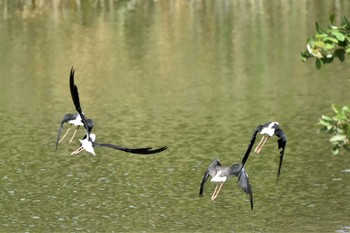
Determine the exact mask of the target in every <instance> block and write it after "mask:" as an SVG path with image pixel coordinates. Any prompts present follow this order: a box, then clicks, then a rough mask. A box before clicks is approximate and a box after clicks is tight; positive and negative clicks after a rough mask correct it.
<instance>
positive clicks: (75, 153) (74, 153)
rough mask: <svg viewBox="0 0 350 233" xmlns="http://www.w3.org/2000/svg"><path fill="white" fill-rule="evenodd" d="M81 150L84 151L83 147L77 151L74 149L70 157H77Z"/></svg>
mask: <svg viewBox="0 0 350 233" xmlns="http://www.w3.org/2000/svg"><path fill="white" fill-rule="evenodd" d="M83 150H84V147H83V146H81V147H79V148H78V149H76V150H75V151H73V152H72V153H71V155H77V154H79V153H80V152H82V151H83Z"/></svg>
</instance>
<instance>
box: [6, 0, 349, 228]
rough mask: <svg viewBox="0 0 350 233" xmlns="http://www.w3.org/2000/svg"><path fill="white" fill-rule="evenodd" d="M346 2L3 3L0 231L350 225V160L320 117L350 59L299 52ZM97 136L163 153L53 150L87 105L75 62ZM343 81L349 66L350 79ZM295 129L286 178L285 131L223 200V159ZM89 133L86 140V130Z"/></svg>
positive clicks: (344, 87) (344, 90)
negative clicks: (272, 127) (212, 167)
mask: <svg viewBox="0 0 350 233" xmlns="http://www.w3.org/2000/svg"><path fill="white" fill-rule="evenodd" d="M349 8H350V4H349V3H348V1H322V2H320V1H316V0H310V1H304V2H302V3H300V2H298V3H296V2H293V1H283V2H278V3H276V2H266V1H241V0H240V1H174V2H168V1H137V0H135V1H6V0H5V1H0V30H1V32H2V33H1V34H0V41H1V43H0V53H1V54H2V56H1V57H0V70H1V71H2V72H1V73H2V75H0V81H1V85H0V100H1V101H0V118H1V126H2V137H1V138H0V152H1V158H0V165H1V171H0V178H1V181H2V182H1V188H2V190H3V191H2V192H1V194H0V198H1V200H2V216H3V217H2V218H1V220H0V229H1V231H4V232H9V231H26V232H30V231H34V232H41V231H63V232H65V231H74V232H79V231H83V232H96V231H111V232H124V231H125V232H127V231H142V232H165V231H174V232H214V231H222V232H349V231H350V230H349V222H350V221H349V220H350V219H349V215H348V213H349V208H350V206H349V203H350V199H349V193H350V188H349V185H348V183H349V174H350V173H349V172H348V170H349V169H350V167H349V157H348V156H347V155H346V154H345V153H344V154H342V155H339V156H333V155H331V150H330V148H331V145H330V143H329V142H328V136H327V135H323V134H319V133H318V131H317V129H318V128H317V125H316V122H317V119H318V117H319V116H320V115H321V114H326V113H327V112H329V111H330V110H329V106H330V105H331V104H332V103H337V104H339V105H341V104H346V103H347V102H348V97H349V95H348V85H349V83H348V80H347V79H346V78H344V77H334V74H335V72H334V71H339V72H336V73H339V74H342V73H344V74H347V73H348V69H349V68H348V66H347V65H346V63H347V61H346V62H344V63H342V64H338V63H335V64H332V65H331V66H328V67H327V66H325V67H324V68H323V69H322V70H321V71H316V69H315V67H314V64H311V63H309V62H308V63H306V64H303V63H301V62H300V52H301V51H302V50H303V49H304V46H305V41H306V38H307V37H309V36H310V35H311V34H312V33H313V31H314V22H315V21H319V22H320V23H321V24H323V25H326V24H327V20H328V14H329V13H330V12H335V13H336V14H337V16H338V15H339V16H340V15H345V16H346V14H347V12H349V10H350V9H349ZM72 66H74V67H75V69H76V82H77V85H78V86H79V92H80V98H81V102H82V105H83V109H84V111H85V113H86V114H87V115H88V116H89V117H92V118H93V119H94V120H95V124H96V125H95V128H94V132H95V133H96V134H97V141H99V142H105V143H117V144H120V145H123V146H128V147H136V146H154V147H157V146H163V145H168V146H169V149H168V150H167V151H165V152H163V153H161V154H158V155H152V156H150V155H149V156H142V155H131V154H126V153H123V152H120V151H113V150H110V149H108V148H98V149H97V150H96V154H97V156H96V157H93V156H90V155H88V154H86V153H83V154H81V155H80V156H76V157H72V156H70V155H69V154H70V152H71V151H73V150H74V149H76V148H77V147H78V146H79V141H78V140H75V141H73V143H72V144H68V143H67V141H68V140H67V141H65V142H63V143H62V144H60V145H59V149H58V151H57V152H56V153H55V150H54V148H55V140H56V137H57V129H58V126H59V122H60V120H61V118H62V116H63V115H64V114H66V113H68V112H72V113H73V112H74V107H73V104H72V101H71V97H70V93H69V89H68V75H69V70H70V68H71V67H72ZM339 76H341V75H339ZM271 120H273V121H279V122H280V124H281V126H282V128H283V130H284V131H285V132H286V134H287V137H288V144H287V149H286V154H285V160H284V163H283V167H282V174H281V179H280V180H279V182H278V183H276V174H277V168H278V159H279V158H278V150H277V143H276V139H272V140H271V141H270V142H269V143H268V144H267V145H266V146H265V147H264V149H263V151H262V153H260V154H259V155H257V154H255V153H252V154H251V157H250V158H249V161H248V162H247V164H246V170H247V171H248V174H249V178H250V182H251V185H252V187H253V192H254V201H255V205H254V210H253V211H251V210H250V204H249V198H248V196H247V195H245V194H244V193H243V192H242V191H241V189H240V188H239V186H238V184H237V182H236V180H235V179H232V180H230V181H229V182H227V184H225V187H224V188H223V190H222V193H220V196H219V197H218V199H217V200H216V201H215V202H212V201H210V195H211V193H212V192H213V189H214V185H213V184H212V183H210V182H207V184H206V187H205V193H204V197H203V198H199V197H198V192H199V184H200V181H201V178H202V176H203V173H204V172H205V170H206V168H207V166H208V164H210V162H211V161H212V160H213V159H216V158H218V159H220V161H221V162H222V163H223V164H225V165H229V164H232V163H237V162H240V160H241V159H242V156H243V154H244V152H245V150H246V148H247V146H248V143H249V140H250V137H251V135H252V133H253V130H254V128H255V126H257V125H258V124H261V123H265V122H268V121H271ZM83 134H84V132H83V130H81V131H80V132H78V135H77V137H76V138H81V137H83Z"/></svg>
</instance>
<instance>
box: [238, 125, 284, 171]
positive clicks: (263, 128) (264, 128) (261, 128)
mask: <svg viewBox="0 0 350 233" xmlns="http://www.w3.org/2000/svg"><path fill="white" fill-rule="evenodd" d="M259 132H260V134H262V135H263V137H262V138H261V140H260V142H259V144H258V145H257V147H256V148H255V150H254V151H255V152H256V153H260V151H261V149H262V148H263V146H264V145H265V143H266V142H267V140H268V139H269V138H270V137H272V136H273V135H276V136H277V137H278V140H277V144H278V149H281V150H280V162H279V167H278V172H277V178H278V177H279V176H280V174H281V168H282V162H283V157H284V151H285V148H286V144H287V137H286V134H285V133H284V132H283V130H282V129H281V128H280V126H279V124H278V122H268V123H265V124H262V125H258V126H257V127H256V128H255V130H254V133H253V136H252V138H251V140H250V143H249V146H248V149H247V151H246V153H245V155H244V157H243V159H242V167H244V165H245V163H246V162H247V160H248V157H249V154H250V151H251V150H252V147H253V145H254V143H255V139H256V136H257V134H258V133H259Z"/></svg>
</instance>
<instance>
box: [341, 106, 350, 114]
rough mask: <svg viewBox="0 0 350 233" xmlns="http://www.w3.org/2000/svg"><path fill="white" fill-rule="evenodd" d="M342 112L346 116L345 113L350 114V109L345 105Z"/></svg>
mask: <svg viewBox="0 0 350 233" xmlns="http://www.w3.org/2000/svg"><path fill="white" fill-rule="evenodd" d="M341 110H342V113H343V114H345V112H350V107H349V106H347V105H345V106H343V107H342V109H341Z"/></svg>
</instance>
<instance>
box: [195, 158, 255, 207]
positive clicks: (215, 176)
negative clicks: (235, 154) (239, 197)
mask: <svg viewBox="0 0 350 233" xmlns="http://www.w3.org/2000/svg"><path fill="white" fill-rule="evenodd" d="M209 176H211V177H212V178H211V180H210V181H211V182H215V183H216V186H215V189H214V192H213V195H212V196H211V200H212V201H214V200H215V199H216V198H217V196H218V195H219V192H220V190H221V188H222V186H223V185H224V183H225V182H226V181H227V180H228V179H229V178H231V177H232V176H236V177H238V183H239V185H240V186H241V188H242V189H243V191H244V192H245V193H246V194H248V195H249V196H250V207H251V209H253V191H252V187H251V186H250V183H249V179H248V174H247V173H246V171H245V169H244V168H243V166H242V165H240V164H233V165H231V166H230V167H223V166H222V165H221V163H220V161H219V160H217V159H216V160H214V161H213V162H212V163H211V164H210V165H209V167H208V169H207V171H206V172H205V173H204V176H203V179H202V182H201V186H200V189H199V197H203V192H204V185H205V182H206V181H207V180H208V178H209Z"/></svg>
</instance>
